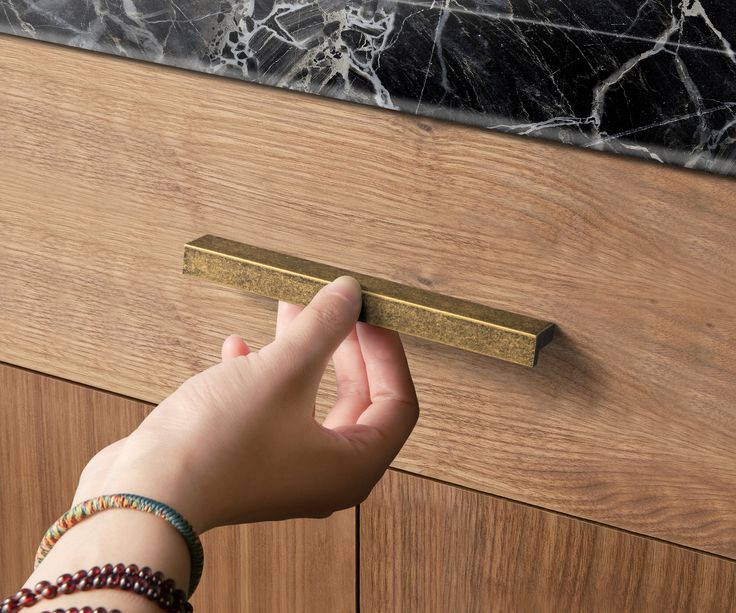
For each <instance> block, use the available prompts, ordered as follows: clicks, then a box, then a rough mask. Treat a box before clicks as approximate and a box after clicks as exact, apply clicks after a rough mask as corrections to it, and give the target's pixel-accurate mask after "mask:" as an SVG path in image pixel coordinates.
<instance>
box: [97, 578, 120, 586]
mask: <svg viewBox="0 0 736 613" xmlns="http://www.w3.org/2000/svg"><path fill="white" fill-rule="evenodd" d="M97 579H99V577H95V581H97ZM105 585H107V587H112V588H116V587H118V586H119V585H120V575H110V576H109V577H108V578H107V580H106V581H105Z"/></svg>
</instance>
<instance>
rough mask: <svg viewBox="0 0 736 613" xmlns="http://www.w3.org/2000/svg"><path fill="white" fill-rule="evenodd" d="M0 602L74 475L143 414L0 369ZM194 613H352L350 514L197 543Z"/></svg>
mask: <svg viewBox="0 0 736 613" xmlns="http://www.w3.org/2000/svg"><path fill="white" fill-rule="evenodd" d="M0 390H1V392H2V393H0V472H1V473H2V479H0V598H2V597H4V596H6V595H8V594H12V593H14V592H15V591H16V590H17V589H18V588H19V587H20V586H21V585H23V583H24V582H25V580H26V579H27V578H28V575H30V572H31V570H32V568H33V557H34V555H35V553H36V548H37V547H38V543H39V541H40V540H41V537H42V536H43V533H44V531H45V530H46V529H47V528H48V527H49V526H50V525H51V524H52V523H53V522H54V520H56V519H57V518H58V517H59V516H60V515H61V514H62V513H63V512H64V511H66V510H67V509H68V508H69V505H70V503H71V500H72V497H73V495H74V491H75V489H76V485H77V479H78V477H79V474H80V472H81V471H82V468H83V467H84V465H85V464H86V463H87V461H88V460H89V459H90V458H91V457H92V455H94V453H95V452H97V451H98V450H99V449H101V448H102V447H104V446H105V445H108V444H110V443H112V442H113V441H115V440H117V439H119V438H121V437H122V436H125V435H126V434H128V433H129V432H130V431H131V430H133V429H134V428H135V427H136V426H137V425H138V423H140V421H141V420H142V419H143V418H144V417H145V415H146V414H147V413H148V411H149V410H150V409H151V406H150V405H148V404H144V403H142V402H136V401H133V400H129V399H127V398H122V397H120V396H115V395H112V394H108V393H104V392H101V391H99V390H94V389H90V388H87V387H83V386H80V385H75V384H72V383H68V382H65V381H60V380H58V379H54V378H50V377H47V376H42V375H39V374H36V373H32V372H28V371H26V370H22V369H18V368H12V367H10V366H7V365H3V364H0ZM202 542H203V545H204V548H205V560H206V563H205V571H204V574H203V576H202V581H201V583H200V587H199V588H198V589H197V592H196V594H195V595H194V598H193V599H192V604H193V605H194V608H195V610H197V611H212V612H219V611H222V612H224V611H232V612H236V611H254V612H255V611H284V612H304V613H306V612H311V611H314V612H315V613H318V612H319V613H322V612H324V611H341V612H342V611H352V610H354V609H355V573H356V568H355V511H354V510H353V509H350V510H347V511H342V512H340V513H335V514H334V515H333V516H332V517H330V518H329V519H326V520H319V521H317V520H297V521H286V522H276V523H264V524H253V525H247V526H229V527H227V528H220V529H217V530H213V531H211V532H208V533H206V534H204V535H203V536H202Z"/></svg>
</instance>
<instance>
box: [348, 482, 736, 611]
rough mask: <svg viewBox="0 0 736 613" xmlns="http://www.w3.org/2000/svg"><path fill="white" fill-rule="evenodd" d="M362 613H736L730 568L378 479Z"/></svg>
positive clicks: (509, 505) (369, 520)
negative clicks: (562, 612)
mask: <svg viewBox="0 0 736 613" xmlns="http://www.w3.org/2000/svg"><path fill="white" fill-rule="evenodd" d="M359 521H360V603H361V604H360V610H361V611H362V613H393V612H404V611H412V612H413V613H435V612H436V613H444V612H446V611H463V612H464V613H472V612H478V613H486V612H488V611H493V612H494V613H526V612H530V613H531V612H534V613H543V612H549V613H559V612H560V611H565V612H566V613H574V612H580V613H604V612H606V613H607V612H610V613H621V612H623V611H632V612H634V611H635V612H636V613H647V612H651V613H662V611H669V612H675V611H677V612H679V613H685V612H692V613H701V612H703V611H710V612H713V613H730V612H732V611H736V563H735V562H733V561H730V560H726V559H724V558H719V557H716V556H713V555H709V554H702V553H698V552H696V551H693V550H689V549H685V548H682V547H679V546H675V545H669V544H667V543H664V542H661V541H656V540H653V539H649V538H644V537H640V536H637V535H633V534H630V533H627V532H623V531H621V530H616V529H613V528H608V527H606V526H601V525H597V524H593V523H590V522H587V521H581V520H578V519H574V518H571V517H566V516H563V515H559V514H556V513H551V512H549V511H544V510H542V509H538V508H534V507H530V506H527V505H523V504H519V503H515V502H511V501H509V500H504V499H499V498H496V497H493V496H489V495H487V494H480V493H478V492H474V491H469V490H465V489H461V488H458V487H454V486H449V485H446V484H444V483H438V482H435V481H431V480H428V479H423V478H421V477H416V476H413V475H407V474H403V473H400V472H396V471H389V472H388V473H387V474H386V475H385V476H384V478H383V479H382V480H381V482H380V483H379V484H378V485H377V486H376V489H374V491H373V493H372V494H371V495H370V496H369V498H368V500H367V501H366V502H365V503H364V504H363V505H361V508H360V520H359Z"/></svg>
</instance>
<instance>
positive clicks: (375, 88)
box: [0, 0, 736, 175]
mask: <svg viewBox="0 0 736 613" xmlns="http://www.w3.org/2000/svg"><path fill="white" fill-rule="evenodd" d="M0 32H4V33H8V34H14V35H19V36H26V37H30V38H37V39H41V40H46V41H51V42H56V43H61V44H65V45H71V46H75V47H81V48H84V49H92V50H97V51H102V52H106V53H113V54H116V55H121V56H127V57H133V58H137V59H144V60H148V61H153V62H157V63H162V64H168V65H173V66H178V67H182V68H188V69H192V70H198V71H203V72H208V73H214V74H219V75H223V76H228V77H235V78H239V79H243V80H246V81H253V82H257V83H262V84H265V85H272V86H277V87H285V88H288V89H292V90H297V91H302V92H309V93H313V94H319V95H323V96H329V97H333V98H339V99H342V100H350V101H354V102H360V103H364V104H371V105H375V106H379V107H382V108H386V109H393V110H398V111H403V112H408V113H414V114H418V115H426V116H433V117H439V118H442V119H448V120H452V121H459V122H463V123H468V124H472V125H476V126H480V127H484V128H490V129H495V130H501V131H505V132H511V133H515V134H523V135H529V136H540V137H544V138H550V139H554V140H558V141H561V142H564V143H569V144H574V145H578V146H581V147H587V148H592V149H598V150H605V151H612V152H617V153H624V154H628V155H635V156H640V157H644V158H648V159H652V160H656V161H658V162H663V163H673V164H679V165H683V166H686V167H690V168H698V169H702V170H707V171H712V172H717V173H722V174H729V175H736V3H735V2H733V1H732V0H727V1H723V0H432V1H427V0H414V1H403V0H402V1H397V0H368V1H357V0H246V1H237V0H190V1H189V2H183V1H181V0H180V1H179V2H175V1H173V0H0Z"/></svg>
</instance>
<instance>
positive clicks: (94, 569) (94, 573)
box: [89, 566, 102, 577]
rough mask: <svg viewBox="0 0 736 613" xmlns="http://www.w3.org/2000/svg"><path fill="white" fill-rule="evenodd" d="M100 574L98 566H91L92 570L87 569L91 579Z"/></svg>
mask: <svg viewBox="0 0 736 613" xmlns="http://www.w3.org/2000/svg"><path fill="white" fill-rule="evenodd" d="M100 572H102V571H101V569H100V567H99V566H93V567H92V568H90V569H89V575H90V576H91V577H96V576H97V575H99V574H100Z"/></svg>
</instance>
